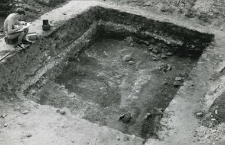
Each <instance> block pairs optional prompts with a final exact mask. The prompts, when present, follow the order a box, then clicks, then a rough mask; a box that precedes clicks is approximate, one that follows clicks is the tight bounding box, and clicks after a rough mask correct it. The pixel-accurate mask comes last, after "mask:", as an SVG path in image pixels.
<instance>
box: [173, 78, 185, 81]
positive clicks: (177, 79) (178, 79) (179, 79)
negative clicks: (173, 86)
mask: <svg viewBox="0 0 225 145" xmlns="http://www.w3.org/2000/svg"><path fill="white" fill-rule="evenodd" d="M182 80H183V78H182V77H175V81H182Z"/></svg>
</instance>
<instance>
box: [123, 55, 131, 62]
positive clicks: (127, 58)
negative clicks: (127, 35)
mask: <svg viewBox="0 0 225 145" xmlns="http://www.w3.org/2000/svg"><path fill="white" fill-rule="evenodd" d="M131 59H132V56H131V55H129V54H128V55H125V56H124V57H123V61H126V62H128V61H130V60H131Z"/></svg>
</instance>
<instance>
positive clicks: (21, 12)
mask: <svg viewBox="0 0 225 145" xmlns="http://www.w3.org/2000/svg"><path fill="white" fill-rule="evenodd" d="M16 14H17V18H18V19H22V18H23V17H24V16H25V10H24V9H23V8H17V9H16Z"/></svg>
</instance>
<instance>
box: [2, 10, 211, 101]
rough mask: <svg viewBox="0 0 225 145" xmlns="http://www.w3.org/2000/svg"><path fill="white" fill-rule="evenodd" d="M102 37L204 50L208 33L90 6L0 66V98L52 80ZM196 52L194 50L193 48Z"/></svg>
mask: <svg viewBox="0 0 225 145" xmlns="http://www.w3.org/2000/svg"><path fill="white" fill-rule="evenodd" d="M105 34H110V35H111V36H112V35H114V36H118V37H120V36H123V37H126V36H134V37H139V38H140V39H144V40H147V41H149V40H151V39H157V40H159V41H162V42H164V43H166V44H167V45H171V46H173V45H175V46H184V47H185V48H186V47H187V48H192V49H193V47H190V46H194V47H197V48H199V49H201V50H202V49H204V48H205V47H206V46H207V45H208V44H209V43H210V42H211V41H212V40H213V35H212V34H206V33H200V32H197V31H195V30H189V29H187V28H185V27H179V26H176V25H174V24H172V23H168V22H160V21H157V20H152V19H148V18H146V17H142V16H139V15H133V14H129V13H125V12H121V11H118V10H114V9H108V8H103V7H99V6H97V7H92V8H90V9H88V10H87V11H85V12H83V13H82V14H79V15H77V16H76V17H74V18H71V19H70V20H68V21H67V22H64V23H63V24H62V25H61V26H60V27H59V28H58V29H56V30H54V31H52V32H51V33H49V34H48V35H47V36H46V37H43V38H41V39H40V40H39V41H37V42H36V43H35V44H34V45H32V46H31V47H30V48H29V49H27V50H25V51H23V52H20V53H17V54H15V55H14V56H12V57H10V58H8V59H7V61H6V62H4V63H1V64H0V80H1V81H0V90H1V91H0V99H4V98H5V97H7V96H8V95H16V94H15V92H16V91H17V90H19V91H20V90H22V91H25V90H26V89H27V88H29V86H31V85H33V84H35V83H36V82H37V81H38V80H39V79H41V78H42V77H49V78H52V79H54V77H55V76H57V75H58V74H60V73H61V71H62V69H63V67H64V66H65V65H66V64H67V60H68V59H69V58H73V57H75V55H76V53H78V52H79V51H81V50H82V49H83V48H86V47H88V46H89V45H91V44H92V43H93V42H94V41H95V39H98V38H99V37H101V36H104V35H105ZM195 49H196V48H195Z"/></svg>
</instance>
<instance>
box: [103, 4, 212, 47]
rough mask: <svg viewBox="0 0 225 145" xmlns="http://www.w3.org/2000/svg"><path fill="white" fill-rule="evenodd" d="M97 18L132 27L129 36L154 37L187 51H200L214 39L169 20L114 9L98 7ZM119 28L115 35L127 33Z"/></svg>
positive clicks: (147, 38) (110, 31) (146, 38)
mask: <svg viewBox="0 0 225 145" xmlns="http://www.w3.org/2000/svg"><path fill="white" fill-rule="evenodd" d="M99 18H100V19H101V20H102V21H103V22H111V23H114V24H121V25H124V26H130V27H133V28H134V29H135V31H133V32H131V33H129V35H131V36H134V37H141V38H142V39H145V40H150V39H152V38H154V39H156V40H159V41H163V42H164V43H166V44H168V45H171V46H176V47H180V46H182V49H187V50H189V51H191V50H193V51H198V50H199V51H202V50H203V49H204V48H206V47H207V46H208V45H209V44H210V43H211V41H212V40H213V39H214V35H213V34H208V33H200V32H198V31H196V30H190V29H188V28H185V27H182V26H177V25H175V24H173V23H170V22H161V21H158V20H153V19H149V18H146V17H143V16H140V15H135V14H130V13H127V12H121V11H120V10H115V9H105V8H103V7H99ZM105 26H106V25H105ZM108 26H109V25H108ZM111 28H112V25H111V26H109V27H105V31H106V32H109V33H112V30H111ZM121 30H122V29H118V31H114V32H115V33H116V34H117V35H119V34H120V35H124V34H125V35H127V34H126V33H124V31H121ZM123 30H124V29H123ZM115 33H114V34H115ZM172 48H175V47H172Z"/></svg>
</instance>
